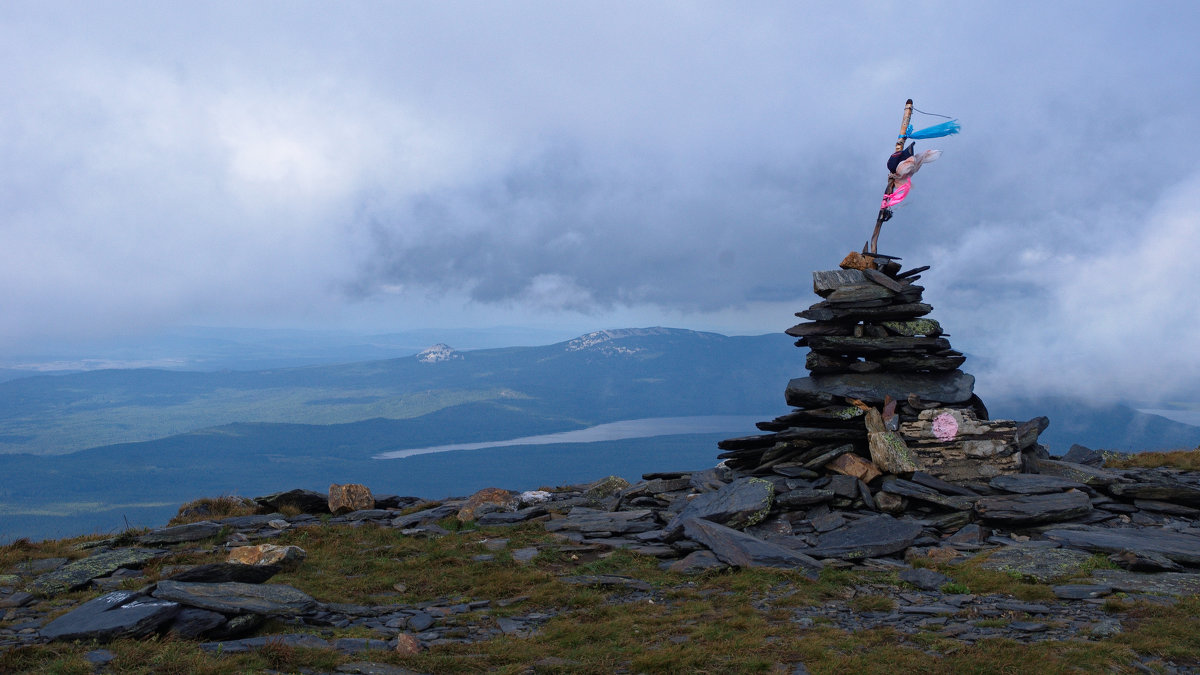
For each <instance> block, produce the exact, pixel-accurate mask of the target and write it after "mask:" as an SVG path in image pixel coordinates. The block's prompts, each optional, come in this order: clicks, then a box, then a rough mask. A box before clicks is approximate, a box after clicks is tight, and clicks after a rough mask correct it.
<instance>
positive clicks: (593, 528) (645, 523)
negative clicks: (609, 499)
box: [546, 506, 659, 535]
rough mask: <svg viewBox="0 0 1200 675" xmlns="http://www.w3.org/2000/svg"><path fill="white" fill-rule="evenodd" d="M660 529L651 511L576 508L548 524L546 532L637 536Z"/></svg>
mask: <svg viewBox="0 0 1200 675" xmlns="http://www.w3.org/2000/svg"><path fill="white" fill-rule="evenodd" d="M658 528H659V525H658V521H656V520H655V519H654V512H653V511H651V510H650V509H638V510H636V511H600V510H598V509H589V508H586V507H582V506H576V507H574V508H572V509H571V510H570V511H569V512H568V513H567V517H566V518H560V519H558V520H551V521H549V522H547V523H546V530H547V531H549V532H559V531H562V530H571V531H575V532H582V533H583V534H591V535H596V534H600V533H605V532H607V533H610V534H636V533H638V532H649V531H650V530H657V529H658Z"/></svg>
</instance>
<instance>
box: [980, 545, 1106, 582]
mask: <svg viewBox="0 0 1200 675" xmlns="http://www.w3.org/2000/svg"><path fill="white" fill-rule="evenodd" d="M1091 559H1092V556H1091V554H1089V553H1087V552H1085V551H1079V550H1076V549H1073V548H1051V547H1049V546H1030V545H1016V546H1009V547H1006V548H1002V549H999V550H997V551H995V552H994V553H992V554H991V555H989V556H988V558H987V560H985V561H983V563H982V564H980V567H982V568H983V569H987V570H995V571H998V572H1006V573H1015V574H1019V575H1020V576H1021V577H1023V578H1029V579H1034V580H1035V581H1040V582H1042V583H1047V582H1050V581H1054V580H1056V579H1062V578H1066V577H1069V576H1071V575H1073V574H1076V573H1078V572H1079V570H1081V569H1082V568H1083V566H1084V565H1085V564H1087V563H1088V562H1089V561H1090V560H1091Z"/></svg>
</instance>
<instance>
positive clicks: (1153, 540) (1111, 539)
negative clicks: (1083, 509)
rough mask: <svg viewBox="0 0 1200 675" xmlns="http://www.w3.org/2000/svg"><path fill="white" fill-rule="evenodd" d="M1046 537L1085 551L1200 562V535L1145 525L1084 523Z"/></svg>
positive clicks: (1056, 530)
mask: <svg viewBox="0 0 1200 675" xmlns="http://www.w3.org/2000/svg"><path fill="white" fill-rule="evenodd" d="M1043 534H1044V535H1045V536H1046V537H1047V538H1049V539H1053V540H1055V541H1060V542H1062V543H1064V544H1066V545H1068V546H1074V547H1076V548H1082V549H1086V550H1088V551H1104V552H1106V553H1120V552H1121V551H1125V550H1130V551H1141V552H1145V553H1157V554H1159V555H1162V556H1165V557H1166V558H1168V559H1170V560H1174V561H1175V562H1178V563H1183V564H1185V565H1193V566H1195V565H1200V537H1196V536H1193V535H1190V534H1183V533H1182V532H1172V531H1170V530H1157V529H1153V528H1149V527H1139V528H1133V527H1112V528H1109V527H1087V528H1079V529H1070V530H1068V529H1054V530H1047V531H1046V532H1044V533H1043Z"/></svg>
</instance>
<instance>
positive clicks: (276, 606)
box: [154, 581, 317, 616]
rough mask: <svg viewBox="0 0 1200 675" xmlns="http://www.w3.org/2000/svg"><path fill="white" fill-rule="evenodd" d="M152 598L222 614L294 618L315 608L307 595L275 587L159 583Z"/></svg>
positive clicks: (263, 585)
mask: <svg viewBox="0 0 1200 675" xmlns="http://www.w3.org/2000/svg"><path fill="white" fill-rule="evenodd" d="M154 597H156V598H160V599H163V600H171V601H174V602H178V603H180V604H183V605H188V606H189V607H199V608H201V609H208V610H212V611H214V612H221V613H223V614H261V615H264V616H296V615H299V614H304V613H305V612H308V611H310V610H312V609H314V608H315V607H316V606H317V601H316V600H313V599H312V598H311V597H309V596H308V595H307V594H305V593H302V592H301V591H298V590H296V589H295V588H292V587H291V586H283V585H279V584H242V583H238V582H233V581H231V582H225V583H218V584H204V583H188V582H180V581H160V582H158V588H157V589H156V590H155V591H154Z"/></svg>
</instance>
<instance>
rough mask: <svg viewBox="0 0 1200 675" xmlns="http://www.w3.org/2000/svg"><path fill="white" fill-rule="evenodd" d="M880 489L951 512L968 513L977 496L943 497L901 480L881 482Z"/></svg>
mask: <svg viewBox="0 0 1200 675" xmlns="http://www.w3.org/2000/svg"><path fill="white" fill-rule="evenodd" d="M880 489H881V490H882V491H884V492H887V493H889V494H894V495H900V496H901V497H908V498H909V499H916V500H919V501H923V502H926V503H928V504H935V505H937V506H941V507H942V508H946V509H950V510H952V511H970V510H971V508H972V507H973V506H974V504H975V500H976V499H979V497H978V496H974V497H967V496H962V495H944V494H942V493H941V492H939V491H937V490H935V489H933V488H931V487H927V486H925V485H920V484H918V483H916V482H913V481H910V480H904V479H903V478H889V479H888V480H886V481H884V482H883V485H882V486H880Z"/></svg>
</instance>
